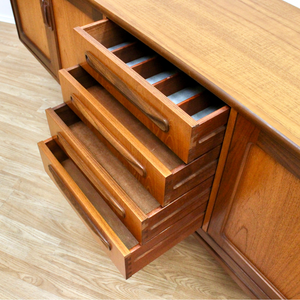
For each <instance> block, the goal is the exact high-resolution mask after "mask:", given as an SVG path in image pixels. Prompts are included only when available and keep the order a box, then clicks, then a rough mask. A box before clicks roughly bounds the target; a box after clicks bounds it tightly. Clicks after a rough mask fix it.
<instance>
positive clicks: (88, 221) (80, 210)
mask: <svg viewBox="0 0 300 300" xmlns="http://www.w3.org/2000/svg"><path fill="white" fill-rule="evenodd" d="M48 168H49V171H50V173H51V174H52V176H53V178H54V180H55V182H56V183H57V185H58V186H59V188H60V189H61V191H62V192H63V193H64V194H65V196H66V197H67V198H68V199H69V201H70V203H71V204H72V205H73V207H74V208H75V209H76V211H77V212H78V213H79V215H80V216H81V217H82V219H83V220H84V221H85V223H86V224H87V225H88V226H89V228H90V229H91V230H92V231H93V232H94V233H95V234H96V235H97V236H98V237H99V239H100V240H101V242H102V243H103V245H104V246H105V247H106V248H107V249H108V250H111V245H110V243H109V242H108V240H107V239H106V238H105V237H104V236H103V234H102V233H101V229H100V228H98V225H97V224H95V223H94V222H93V221H92V220H91V218H90V216H89V215H88V214H87V213H86V212H85V211H84V209H83V208H82V207H81V205H80V204H79V203H78V202H77V200H76V198H75V197H74V195H73V194H72V193H71V192H70V190H69V189H68V188H67V187H66V185H65V183H64V181H63V180H62V178H61V177H60V175H59V173H58V172H57V171H56V170H55V168H54V167H53V166H52V165H49V166H48Z"/></svg>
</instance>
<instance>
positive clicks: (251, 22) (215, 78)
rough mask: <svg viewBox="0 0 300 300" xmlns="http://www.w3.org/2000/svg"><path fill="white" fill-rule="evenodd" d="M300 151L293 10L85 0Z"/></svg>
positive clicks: (234, 1)
mask: <svg viewBox="0 0 300 300" xmlns="http://www.w3.org/2000/svg"><path fill="white" fill-rule="evenodd" d="M90 2H91V3H93V4H95V5H96V6H98V7H99V8H100V9H101V10H102V11H103V12H104V14H106V15H107V16H108V17H109V18H111V19H112V20H113V21H115V22H117V23H118V24H119V25H121V26H122V27H124V28H125V29H126V30H128V31H130V32H131V33H133V34H134V35H136V36H137V37H138V38H140V39H141V40H143V41H144V42H145V43H147V44H148V45H150V46H152V47H153V48H154V49H155V50H156V51H158V52H160V53H161V54H162V55H163V56H165V57H166V58H168V59H170V60H171V61H172V62H173V63H175V64H176V65H177V66H179V67H180V68H182V69H183V70H184V71H185V72H187V73H188V74H189V75H191V76H192V77H194V78H195V79H196V80H198V81H199V82H200V83H202V84H203V85H204V86H206V87H207V88H209V89H211V90H212V91H213V92H214V93H216V94H217V95H218V96H219V97H220V98H222V99H223V100H224V101H226V102H227V103H228V104H229V105H231V106H232V107H234V108H236V109H237V110H239V111H243V112H245V113H246V114H247V115H249V116H251V117H252V118H254V119H255V120H257V121H258V122H260V123H263V124H265V125H266V126H267V127H269V128H271V130H274V131H275V132H277V133H278V134H279V135H281V136H284V137H285V138H287V139H288V140H290V141H291V142H292V143H293V144H294V145H295V146H296V147H297V148H300V82H299V80H300V9H298V8H296V7H293V6H292V5H290V4H287V3H285V2H283V1H281V0H211V1H206V0H184V1H183V0H163V1H162V0H113V1H112V0H90Z"/></svg>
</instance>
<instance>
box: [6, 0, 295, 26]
mask: <svg viewBox="0 0 300 300" xmlns="http://www.w3.org/2000/svg"><path fill="white" fill-rule="evenodd" d="M182 1H184V0H182ZM285 2H288V3H290V4H292V5H295V6H297V7H299V8H300V0H285ZM0 21H2V22H7V23H14V22H15V21H14V17H13V13H12V10H11V6H10V1H9V0H0Z"/></svg>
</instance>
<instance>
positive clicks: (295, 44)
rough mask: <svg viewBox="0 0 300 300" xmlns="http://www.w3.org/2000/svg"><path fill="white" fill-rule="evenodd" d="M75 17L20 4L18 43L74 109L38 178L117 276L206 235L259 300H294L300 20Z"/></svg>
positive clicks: (147, 13)
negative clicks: (46, 179) (46, 181)
mask: <svg viewBox="0 0 300 300" xmlns="http://www.w3.org/2000/svg"><path fill="white" fill-rule="evenodd" d="M64 1H65V0H64ZM69 2H70V3H68V4H67V3H66V2H64V4H60V0H52V1H50V0H49V1H48V0H47V1H46V0H45V1H42V4H43V5H42V7H43V8H45V10H44V13H42V15H40V13H37V12H36V8H37V6H35V8H34V9H33V8H32V7H31V9H28V10H26V7H25V6H24V3H23V1H22V0H18V1H14V0H13V1H12V3H13V6H14V12H15V15H16V19H17V25H18V28H19V35H20V38H21V40H23V42H24V43H25V44H26V45H27V47H29V48H30V49H31V50H32V51H33V53H34V54H35V55H37V56H38V57H39V59H40V60H41V61H42V62H43V63H44V65H45V66H46V67H48V69H49V70H50V71H51V72H52V75H54V76H55V75H57V74H55V73H56V68H57V67H58V66H59V63H60V61H59V60H60V59H61V61H62V63H63V66H64V68H65V69H63V70H61V71H60V82H61V85H62V90H63V97H64V101H65V103H66V104H63V105H61V106H59V107H56V108H54V109H49V110H47V115H48V121H49V126H50V129H51V134H52V135H53V137H52V138H51V139H50V140H47V141H45V142H41V143H40V144H39V147H40V150H41V155H42V158H43V161H44V166H45V170H46V171H47V172H48V174H49V176H50V177H51V178H52V180H53V181H54V182H55V183H56V184H57V186H58V187H59V188H60V189H61V190H62V192H63V193H64V195H65V196H66V198H67V199H68V200H69V202H70V203H71V205H72V207H73V208H74V209H75V210H76V211H77V213H78V214H79V215H80V216H81V218H82V219H83V221H84V223H85V224H86V225H87V226H88V228H90V230H91V231H92V232H93V234H94V235H95V236H96V238H97V239H98V240H99V241H100V244H101V245H102V246H103V247H104V249H106V251H107V253H108V255H109V256H110V257H111V259H112V260H113V262H114V263H115V264H116V266H117V267H118V268H119V270H120V271H121V273H122V274H123V275H124V276H125V277H126V278H128V277H130V276H131V275H132V274H133V273H135V272H136V271H138V270H139V269H141V268H142V267H144V266H145V265H146V264H148V263H149V262H150V261H152V260H153V259H155V258H156V257H158V256H159V255H161V254H162V253H164V252H165V251H166V250H168V249H169V248H170V247H172V246H173V245H175V244H176V243H178V242H179V241H181V240H182V239H183V238H184V237H186V236H187V235H188V234H190V233H191V232H192V231H194V230H196V229H197V228H198V230H197V232H198V233H199V236H200V237H201V241H202V243H203V244H204V245H206V247H207V248H208V249H209V250H210V251H211V252H212V254H213V255H214V256H215V257H217V258H218V259H219V260H220V261H221V262H222V264H223V266H224V267H225V268H226V269H227V270H228V271H229V273H230V274H231V276H232V277H233V278H234V279H235V280H236V281H237V282H238V283H239V284H240V286H241V287H242V288H243V289H244V290H245V291H247V292H248V293H249V294H251V295H252V296H253V297H257V298H272V299H273V298H282V299H283V298H299V295H300V291H299V287H298V285H297V283H298V282H299V281H300V267H299V261H300V255H299V251H297V249H298V248H297V241H298V240H299V238H298V231H297V228H299V224H298V223H299V222H298V220H299V218H300V210H299V201H300V198H299V186H300V181H299V180H300V173H299V166H300V164H299V162H300V123H299V119H300V105H299V95H300V85H299V82H298V81H299V78H300V68H299V65H300V55H299V53H300V51H299V50H300V44H299V41H300V33H299V26H300V21H299V20H300V11H299V10H298V9H296V8H294V7H292V6H291V5H289V4H287V3H284V2H283V1H281V0H262V1H256V0H247V1H240V0H219V1H204V0H186V1H181V2H176V3H175V2H174V1H171V0H166V1H157V0H154V1H153V0H151V1H150V0H139V1H135V0H133V1H132V0H130V1H129V0H114V1H110V0H70V1H69ZM60 5H61V7H69V8H70V13H71V12H72V11H74V19H69V18H62V13H61V12H59V6H60ZM70 5H71V6H70ZM52 6H54V10H53V11H52V8H53V7H52ZM20 8H22V11H20ZM55 11H56V13H54V12H55ZM35 14H38V15H39V16H38V17H37V18H36V19H35V22H32V24H30V23H29V24H28V20H30V16H32V15H33V16H34V15H35ZM41 16H42V17H41ZM75 19H78V22H77V20H75ZM62 20H65V23H64V22H62ZM91 20H93V21H96V22H89V21H91ZM41 21H43V23H44V24H45V25H43V26H45V30H42V31H41V34H42V35H43V37H40V38H39V37H37V36H36V35H35V32H36V31H35V28H37V27H38V26H39V24H40V23H41ZM86 22H87V23H86ZM75 23H76V24H75ZM77 23H78V24H77ZM88 23H89V24H88ZM73 27H76V28H75V29H74V30H73V29H72V28H73ZM51 28H53V30H51ZM71 29H72V30H71ZM24 30H25V32H24ZM50 30H51V32H50ZM64 33H66V35H65V36H64ZM45 35H46V37H45ZM58 36H59V38H58ZM63 37H65V40H64V38H63ZM51 41H52V42H51ZM58 41H60V42H59V47H57V42H58ZM45 42H48V46H49V49H48V50H51V51H49V52H47V47H45V45H46V44H47V43H45ZM35 43H36V45H35ZM46 46H47V45H46ZM68 47H69V49H68ZM37 49H38V50H37ZM41 49H44V50H42V51H41ZM45 49H46V50H45ZM52 50H56V54H55V55H54V56H53V57H55V58H56V59H55V61H51V59H50V61H49V56H51V55H52V54H51V53H52ZM62 52H63V53H62ZM68 52H70V53H68ZM51 57H52V56H51ZM73 63H74V65H75V66H74V65H73ZM70 64H72V65H70ZM53 66H55V67H53ZM219 157H220V159H219ZM99 203H103V204H101V205H100V204H99ZM206 207H208V209H207V210H206ZM108 211H109V212H108ZM102 215H103V216H102ZM203 220H204V223H203ZM116 224H120V225H116ZM199 227H201V228H199Z"/></svg>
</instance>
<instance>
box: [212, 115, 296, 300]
mask: <svg viewBox="0 0 300 300" xmlns="http://www.w3.org/2000/svg"><path fill="white" fill-rule="evenodd" d="M292 154H293V152H291V150H290V149H286V148H285V147H283V146H281V145H280V144H279V143H278V141H276V140H274V139H272V138H270V136H269V135H266V134H265V133H263V132H262V131H260V130H259V129H258V128H257V127H255V126H254V125H253V124H252V123H250V122H249V121H247V120H246V119H244V118H242V117H240V116H239V117H238V119H237V122H236V127H235V131H234V134H233V138H232V142H231V145H230V150H229V155H228V158H227V162H226V165H225V169H224V173H223V179H222V180H221V184H220V189H219V192H218V195H217V198H216V203H215V207H214V211H213V214H212V219H211V222H210V224H209V227H208V233H209V235H210V236H211V237H212V238H213V239H214V241H215V242H216V243H217V244H218V245H219V246H220V247H221V248H222V249H223V250H224V252H226V253H227V255H229V256H230V257H231V258H232V259H233V260H234V261H235V262H236V264H237V265H238V267H234V268H233V269H234V270H235V269H238V268H241V269H242V270H243V271H244V272H245V274H247V276H249V278H250V279H251V280H252V281H253V282H254V283H255V284H256V285H257V288H256V289H254V291H255V293H256V292H257V291H259V290H262V291H263V292H264V293H265V294H266V295H267V296H268V297H270V298H271V299H273V298H283V299H285V298H289V299H291V298H294V299H297V298H299V292H300V290H299V287H298V284H297V283H296V282H298V281H299V278H300V269H299V259H300V256H299V252H298V251H296V250H295V249H296V248H295V247H297V246H296V244H298V242H299V238H298V231H299V224H298V223H299V222H298V219H299V215H300V214H299V194H300V179H299V172H295V170H297V169H299V158H298V157H296V156H295V155H292ZM288 157H289V159H287V158H288ZM223 258H224V256H223ZM224 259H225V260H226V258H224Z"/></svg>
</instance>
